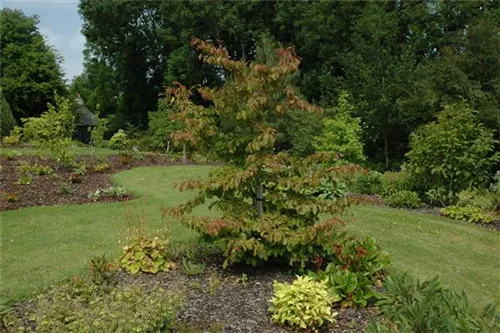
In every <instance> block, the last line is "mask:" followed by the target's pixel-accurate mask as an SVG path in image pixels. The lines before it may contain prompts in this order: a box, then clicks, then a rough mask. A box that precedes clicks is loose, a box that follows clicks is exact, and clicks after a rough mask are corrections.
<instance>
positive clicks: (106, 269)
mask: <svg viewBox="0 0 500 333" xmlns="http://www.w3.org/2000/svg"><path fill="white" fill-rule="evenodd" d="M88 264H89V273H90V279H91V281H92V283H94V284H95V285H97V286H100V287H110V286H114V285H116V283H117V281H116V274H117V273H118V266H117V265H116V264H115V263H113V262H111V261H109V260H108V258H106V256H105V255H102V256H96V257H94V258H92V259H90V260H89V263H88Z"/></svg>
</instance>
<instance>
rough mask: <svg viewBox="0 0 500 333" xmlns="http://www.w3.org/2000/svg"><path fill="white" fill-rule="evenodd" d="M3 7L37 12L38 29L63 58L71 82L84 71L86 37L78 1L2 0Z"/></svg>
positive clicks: (0, 0)
mask: <svg viewBox="0 0 500 333" xmlns="http://www.w3.org/2000/svg"><path fill="white" fill-rule="evenodd" d="M0 4H1V7H2V8H11V9H20V10H22V11H23V12H24V13H25V14H26V15H28V16H32V15H38V16H39V19H40V24H39V25H38V28H39V30H40V32H41V33H42V35H44V37H45V39H46V40H47V42H48V43H49V44H50V45H52V46H53V47H54V48H55V49H56V50H57V52H58V53H59V54H60V55H61V56H62V57H63V58H64V62H63V63H62V68H63V70H64V73H65V77H66V79H67V80H68V83H69V82H70V81H71V79H72V78H73V77H74V76H76V75H78V74H80V73H81V72H82V71H83V47H84V45H85V37H84V36H83V35H82V34H81V33H80V28H81V26H82V19H81V17H80V15H79V14H78V1H76V0H52V1H47V0H0Z"/></svg>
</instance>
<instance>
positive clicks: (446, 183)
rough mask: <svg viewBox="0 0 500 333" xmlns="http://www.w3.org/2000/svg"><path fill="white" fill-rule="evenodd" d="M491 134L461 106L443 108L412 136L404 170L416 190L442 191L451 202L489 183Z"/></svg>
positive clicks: (496, 155)
mask: <svg viewBox="0 0 500 333" xmlns="http://www.w3.org/2000/svg"><path fill="white" fill-rule="evenodd" d="M496 143H497V141H496V140H495V139H494V138H493V132H492V131H491V130H489V129H487V128H485V127H484V126H483V125H482V124H481V123H479V121H478V120H477V117H476V113H475V112H474V111H473V110H472V109H471V108H470V107H469V106H468V105H467V104H464V103H460V104H453V105H446V106H445V107H444V110H443V111H441V112H440V113H439V115H438V119H437V121H435V122H432V123H429V124H427V125H425V126H423V127H422V128H421V129H419V130H418V131H417V132H416V133H414V134H412V136H411V140H410V151H409V152H408V154H407V156H408V164H407V169H408V172H409V173H410V176H411V179H412V182H413V184H414V186H415V187H416V188H419V189H420V190H422V191H427V190H429V189H435V190H440V189H441V190H442V191H444V192H445V193H447V194H448V195H449V200H451V201H453V200H454V199H455V198H456V195H457V194H458V192H460V191H461V190H464V189H467V188H471V187H476V186H481V185H482V186H484V185H487V184H489V179H490V172H491V171H490V169H491V168H492V166H493V164H494V163H495V162H497V161H498V160H499V158H500V154H499V153H494V145H495V144H496Z"/></svg>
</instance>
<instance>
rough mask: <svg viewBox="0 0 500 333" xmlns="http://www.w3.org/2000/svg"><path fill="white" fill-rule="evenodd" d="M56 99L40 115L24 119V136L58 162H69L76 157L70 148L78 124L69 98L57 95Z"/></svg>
mask: <svg viewBox="0 0 500 333" xmlns="http://www.w3.org/2000/svg"><path fill="white" fill-rule="evenodd" d="M55 101H56V102H55V104H54V105H52V104H48V110H47V111H46V112H44V113H43V114H42V115H41V116H40V117H30V118H23V119H22V121H23V122H24V127H23V137H24V138H25V139H26V140H28V141H30V143H31V144H33V145H34V146H35V147H37V148H38V149H39V150H41V151H43V152H47V153H48V154H50V156H51V157H52V158H54V159H55V160H56V161H57V162H59V163H65V164H68V163H71V162H72V160H73V158H74V156H73V155H72V153H71V151H70V149H69V148H70V146H71V138H72V137H73V133H74V130H75V126H76V122H75V115H74V113H73V106H72V103H71V102H70V101H69V100H68V99H66V98H64V97H61V96H58V95H56V96H55Z"/></svg>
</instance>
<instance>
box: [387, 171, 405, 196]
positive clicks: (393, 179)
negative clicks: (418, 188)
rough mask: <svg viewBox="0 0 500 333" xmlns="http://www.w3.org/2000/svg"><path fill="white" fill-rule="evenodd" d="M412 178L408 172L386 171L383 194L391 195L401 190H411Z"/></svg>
mask: <svg viewBox="0 0 500 333" xmlns="http://www.w3.org/2000/svg"><path fill="white" fill-rule="evenodd" d="M410 189H411V186H410V180H409V177H408V173H407V172H405V171H400V172H391V171H388V172H384V174H383V175H382V195H383V196H389V195H391V194H394V193H396V192H399V191H404V190H410Z"/></svg>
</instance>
